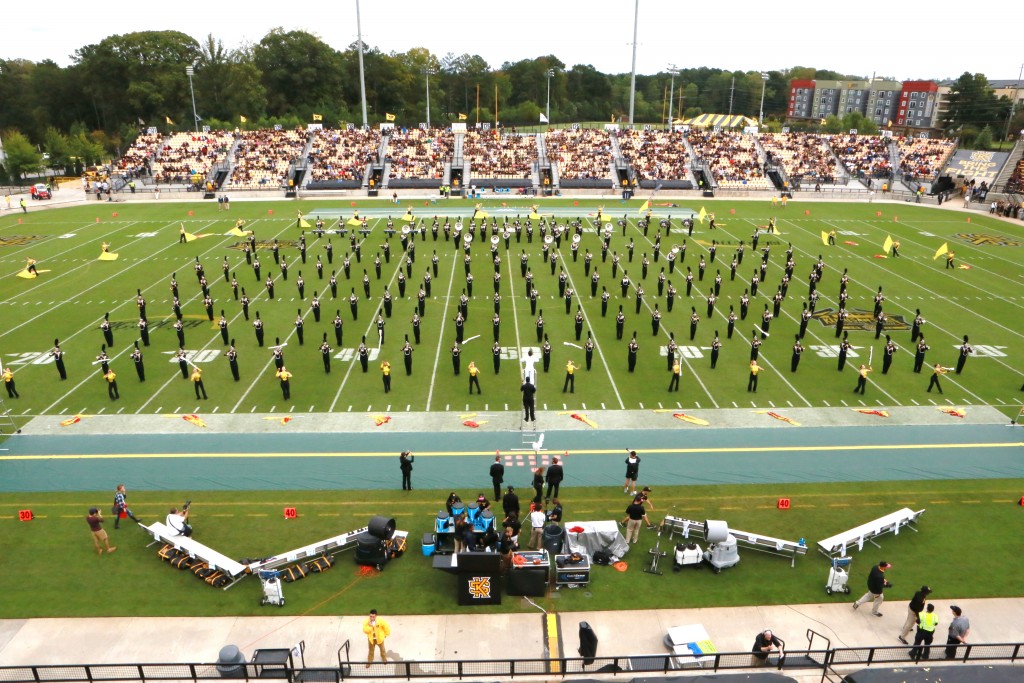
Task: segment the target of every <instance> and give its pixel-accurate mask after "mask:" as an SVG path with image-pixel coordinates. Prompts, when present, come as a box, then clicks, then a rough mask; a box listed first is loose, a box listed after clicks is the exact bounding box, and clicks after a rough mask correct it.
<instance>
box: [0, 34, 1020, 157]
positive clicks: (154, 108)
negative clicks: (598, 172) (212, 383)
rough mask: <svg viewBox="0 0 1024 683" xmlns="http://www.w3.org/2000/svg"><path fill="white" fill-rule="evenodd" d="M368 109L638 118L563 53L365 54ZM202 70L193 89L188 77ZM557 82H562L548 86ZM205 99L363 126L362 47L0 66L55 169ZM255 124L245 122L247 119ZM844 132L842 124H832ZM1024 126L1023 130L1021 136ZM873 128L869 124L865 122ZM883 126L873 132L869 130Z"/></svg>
mask: <svg viewBox="0 0 1024 683" xmlns="http://www.w3.org/2000/svg"><path fill="white" fill-rule="evenodd" d="M363 50H364V64H365V80H366V100H367V113H368V119H369V122H370V124H371V125H373V124H375V123H378V122H381V121H384V120H385V117H386V115H387V114H392V115H394V117H395V122H396V123H397V124H399V125H404V126H416V125H418V124H419V123H420V122H423V121H426V99H427V96H426V91H427V79H428V78H429V80H430V109H431V111H430V119H431V122H432V123H433V124H434V125H447V124H448V122H450V121H457V120H459V115H460V114H462V115H464V116H465V117H466V118H465V120H466V121H467V123H469V124H471V125H472V124H474V123H475V122H477V121H481V122H489V123H492V124H493V123H495V121H500V123H501V124H502V125H504V126H527V125H534V126H536V125H538V123H539V121H540V114H541V113H546V111H547V106H548V86H549V84H550V109H551V124H553V125H558V124H566V123H572V122H604V121H612V120H613V119H614V120H615V121H623V120H626V118H627V117H628V113H629V82H630V75H629V74H628V73H624V74H606V73H602V72H600V71H598V70H596V69H595V68H594V67H593V66H590V65H586V64H577V65H574V66H572V67H571V68H570V67H567V66H566V64H565V63H564V62H562V61H561V60H560V59H558V58H557V57H556V56H554V55H544V56H540V57H536V58H531V59H523V60H520V61H516V62H505V63H504V64H501V65H500V66H492V65H490V64H488V63H487V61H486V60H484V59H483V58H482V57H480V56H479V55H470V54H462V55H457V54H455V53H453V52H450V53H448V54H446V55H443V56H438V55H435V54H433V53H431V52H429V51H428V50H426V49H424V48H411V49H409V50H408V51H406V52H388V53H385V52H383V51H381V50H380V49H378V48H374V47H371V46H368V45H365V44H364V47H363ZM188 66H192V67H193V76H192V78H191V88H190V82H189V77H188V76H187V75H186V67H188ZM549 74H550V76H549ZM794 78H800V79H809V78H816V79H856V78H857V76H850V75H844V74H840V73H838V72H834V71H829V70H822V69H815V68H812V67H793V68H789V69H784V70H777V71H770V72H767V80H763V79H762V76H761V73H760V72H757V71H737V72H730V71H724V70H722V69H714V68H708V67H700V68H692V69H681V70H679V72H678V73H677V74H676V75H675V77H674V78H673V77H672V76H671V75H670V74H669V73H668V72H667V71H666V72H662V73H657V74H638V75H637V78H636V95H635V103H634V121H636V122H637V123H638V124H639V123H664V122H666V120H667V116H668V110H669V99H670V93H671V100H672V102H671V111H672V115H673V118H678V117H687V118H688V117H692V116H696V115H698V114H701V113H729V112H732V113H734V114H743V115H746V116H750V117H752V118H756V117H757V116H758V114H759V113H760V108H761V97H762V88H763V94H764V112H765V118H766V119H767V120H769V121H772V122H773V127H776V128H778V127H779V126H781V121H782V119H783V118H784V117H785V114H786V107H787V102H788V96H789V82H790V80H791V79H794ZM192 90H194V93H195V104H196V113H197V115H198V117H199V119H200V121H199V122H198V124H199V125H209V126H211V127H212V128H215V129H216V128H228V129H234V128H237V127H242V128H246V127H248V128H266V127H269V126H272V125H275V124H280V125H282V126H284V127H294V126H298V125H305V123H307V122H311V121H313V120H314V118H315V117H319V118H318V119H317V120H322V122H323V123H324V125H325V126H329V127H338V126H341V125H344V124H346V123H353V124H356V125H359V124H361V123H362V112H361V101H360V88H359V65H358V45H357V44H356V43H353V44H351V45H349V46H348V48H346V49H345V50H337V49H335V48H333V47H331V46H329V45H328V44H326V43H325V42H324V41H323V40H321V39H320V38H319V37H317V36H316V35H314V34H311V33H308V32H305V31H285V30H283V29H280V28H277V29H273V30H271V31H270V32H268V33H267V34H266V35H265V36H264V37H263V38H262V39H261V40H260V41H259V42H258V43H253V44H248V45H244V46H242V47H239V48H236V49H228V48H226V47H225V46H224V44H223V42H222V41H220V40H218V39H217V38H215V37H214V36H213V35H208V36H207V37H206V38H205V40H203V41H197V40H196V39H194V38H192V37H191V36H189V35H186V34H184V33H181V32H178V31H143V32H137V33H129V34H125V35H114V36H110V37H108V38H105V39H103V40H102V41H100V42H99V43H96V44H93V45H86V46H83V47H80V48H78V49H77V50H75V51H74V53H73V54H72V61H71V64H70V65H69V66H67V67H61V66H59V65H57V64H56V63H54V62H53V61H50V60H46V61H42V62H31V61H26V60H16V59H15V60H4V61H0V102H2V103H3V106H2V107H0V139H2V140H3V144H4V147H5V149H6V150H7V154H8V158H9V159H8V164H7V166H8V168H7V171H8V173H9V175H11V176H15V177H17V176H18V175H20V174H19V173H17V172H15V171H16V169H15V168H13V167H12V166H14V165H13V164H12V163H11V160H10V157H11V156H12V154H11V152H12V147H13V149H14V152H15V153H14V155H13V156H14V157H15V160H17V159H18V158H21V157H22V156H24V154H21V152H22V151H24V150H23V149H22V148H24V147H26V146H27V147H28V148H35V150H36V152H37V153H40V154H41V153H44V152H45V153H46V154H47V155H48V158H47V165H48V166H50V167H51V168H54V169H57V168H64V167H65V166H67V165H71V166H83V165H84V166H87V165H90V164H94V163H97V162H99V161H100V160H101V159H103V158H107V157H110V156H116V155H119V154H120V153H121V152H122V151H123V150H124V149H125V148H126V146H127V145H128V144H130V143H131V141H132V140H133V139H134V138H135V137H136V136H137V135H138V133H139V131H140V130H141V129H143V128H145V127H148V126H157V127H158V128H159V129H160V130H161V131H164V132H166V131H168V130H191V129H192V128H193V127H194V125H196V124H195V123H194V122H193V111H192ZM1008 114H1009V102H1008V101H1003V100H997V99H996V98H995V96H994V95H992V94H991V89H990V88H988V83H987V80H985V77H984V76H983V75H981V74H969V73H965V74H964V75H963V76H961V77H960V80H958V81H957V85H956V86H955V88H954V97H953V98H951V107H950V113H949V119H950V122H949V125H950V126H952V127H955V128H956V130H957V131H958V132H959V133H960V134H961V135H962V136H969V135H977V134H978V133H979V132H980V131H981V130H982V129H983V128H984V127H985V126H988V127H989V128H990V129H991V131H994V132H995V136H996V137H1001V136H1002V133H1003V124H1004V123H1005V122H1006V120H1007V118H1008ZM243 118H244V119H245V121H244V122H243ZM829 125H830V127H831V128H836V130H841V126H843V125H845V123H844V121H843V120H842V119H836V120H835V121H830V122H829ZM1022 126H1024V117H1022V118H1021V121H1020V124H1019V125H1018V124H1013V125H1011V126H1010V130H1011V132H1016V131H1019V130H1020V128H1021V127H1022ZM853 127H858V129H863V128H864V127H865V126H853ZM866 127H868V128H869V127H870V126H866Z"/></svg>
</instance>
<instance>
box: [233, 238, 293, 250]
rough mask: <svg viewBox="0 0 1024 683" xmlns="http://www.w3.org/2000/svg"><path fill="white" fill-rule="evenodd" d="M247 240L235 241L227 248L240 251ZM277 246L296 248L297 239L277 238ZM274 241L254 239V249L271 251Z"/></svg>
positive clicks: (280, 247)
mask: <svg viewBox="0 0 1024 683" xmlns="http://www.w3.org/2000/svg"><path fill="white" fill-rule="evenodd" d="M246 244H248V242H235V243H234V244H232V245H231V246H230V247H228V249H234V250H235V251H242V250H243V249H244V248H245V245H246ZM277 246H278V248H279V249H298V248H299V241H298V240H278V241H277ZM273 250H274V241H273V240H256V251H273Z"/></svg>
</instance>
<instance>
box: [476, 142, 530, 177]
mask: <svg viewBox="0 0 1024 683" xmlns="http://www.w3.org/2000/svg"><path fill="white" fill-rule="evenodd" d="M462 155H463V157H465V159H466V160H467V161H469V162H470V167H471V169H472V174H473V178H528V177H530V174H531V173H532V171H533V164H534V162H536V161H537V138H536V136H533V135H503V136H501V137H498V136H496V135H495V134H494V133H493V132H488V133H477V132H476V131H469V132H467V133H466V134H465V136H464V137H463V139H462Z"/></svg>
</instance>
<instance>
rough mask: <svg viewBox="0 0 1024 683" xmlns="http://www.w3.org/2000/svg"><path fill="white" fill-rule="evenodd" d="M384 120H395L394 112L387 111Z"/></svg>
mask: <svg viewBox="0 0 1024 683" xmlns="http://www.w3.org/2000/svg"><path fill="white" fill-rule="evenodd" d="M384 120H385V121H394V120H395V115H394V114H388V113H386V112H385V114H384Z"/></svg>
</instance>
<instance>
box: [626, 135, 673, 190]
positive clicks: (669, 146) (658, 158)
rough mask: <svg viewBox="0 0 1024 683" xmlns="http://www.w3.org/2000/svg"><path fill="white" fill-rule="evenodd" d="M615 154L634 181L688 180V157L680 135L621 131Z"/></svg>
mask: <svg viewBox="0 0 1024 683" xmlns="http://www.w3.org/2000/svg"><path fill="white" fill-rule="evenodd" d="M617 137H618V140H619V152H621V153H622V156H623V157H624V158H625V159H626V161H627V162H628V163H629V165H630V166H631V167H632V168H633V170H634V171H635V172H636V179H637V180H638V181H643V180H654V179H660V180H681V179H686V178H687V177H689V169H690V155H689V153H688V152H687V151H686V143H685V141H684V139H683V133H678V132H670V131H665V130H622V131H619V132H618V133H617Z"/></svg>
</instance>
